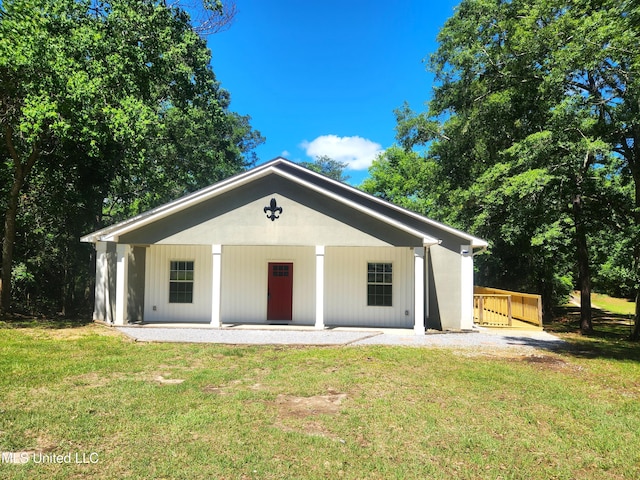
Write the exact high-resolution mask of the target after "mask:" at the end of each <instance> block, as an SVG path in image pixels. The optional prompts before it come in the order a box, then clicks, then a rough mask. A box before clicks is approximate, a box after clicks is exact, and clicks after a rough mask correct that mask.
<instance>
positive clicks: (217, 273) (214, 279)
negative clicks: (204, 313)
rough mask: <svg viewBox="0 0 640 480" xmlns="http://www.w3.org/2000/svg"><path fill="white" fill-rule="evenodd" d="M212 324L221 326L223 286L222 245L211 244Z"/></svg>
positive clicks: (215, 326)
mask: <svg viewBox="0 0 640 480" xmlns="http://www.w3.org/2000/svg"><path fill="white" fill-rule="evenodd" d="M211 260H212V263H211V326H212V327H214V328H220V327H221V326H222V320H221V318H220V303H221V298H222V294H221V287H222V245H211Z"/></svg>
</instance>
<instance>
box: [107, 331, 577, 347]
mask: <svg viewBox="0 0 640 480" xmlns="http://www.w3.org/2000/svg"><path fill="white" fill-rule="evenodd" d="M117 328H118V330H119V331H121V332H123V333H124V334H125V335H128V336H129V337H131V338H133V339H135V340H137V341H143V342H184V343H216V344H229V345H400V346H413V347H455V348H477V349H485V348H495V347H499V348H508V347H531V348H542V349H547V350H555V349H561V348H562V347H563V346H565V344H566V342H565V341H564V340H561V339H560V338H558V337H555V336H553V335H551V334H549V333H547V332H540V331H518V330H505V329H500V330H499V331H492V330H489V329H487V328H481V327H479V328H476V329H474V331H471V332H460V333H457V332H456V333H441V332H434V333H431V332H428V333H427V334H426V335H414V334H413V330H409V329H406V330H405V329H357V328H343V327H340V328H328V329H325V330H314V329H312V328H309V329H304V328H296V329H293V328H291V327H287V328H283V327H273V326H262V325H260V326H257V325H255V326H248V325H242V326H232V325H229V326H223V328H219V329H214V328H210V327H206V326H202V325H200V326H198V325H190V326H188V327H187V326H184V325H181V326H180V327H177V326H171V327H167V326H164V325H163V326H158V325H144V326H126V327H117Z"/></svg>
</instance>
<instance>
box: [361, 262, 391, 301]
mask: <svg viewBox="0 0 640 480" xmlns="http://www.w3.org/2000/svg"><path fill="white" fill-rule="evenodd" d="M391 280H392V267H391V264H390V263H368V264H367V305H369V306H380V307H390V306H391V304H392V302H391V300H392V298H393V293H392V292H393V286H392V281H391Z"/></svg>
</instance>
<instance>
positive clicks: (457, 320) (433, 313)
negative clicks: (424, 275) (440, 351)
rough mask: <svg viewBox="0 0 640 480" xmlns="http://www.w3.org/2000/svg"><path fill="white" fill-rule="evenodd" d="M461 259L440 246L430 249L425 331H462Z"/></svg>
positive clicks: (456, 253) (453, 252)
mask: <svg viewBox="0 0 640 480" xmlns="http://www.w3.org/2000/svg"><path fill="white" fill-rule="evenodd" d="M461 258H462V257H461V256H460V254H459V253H458V252H456V251H453V250H450V249H448V248H445V247H443V246H441V245H433V246H431V247H429V262H428V263H429V297H430V298H429V299H430V301H429V316H428V322H427V327H428V328H435V329H438V330H459V329H460V328H461V315H462V308H461V301H462V277H461V275H462V266H461ZM471 301H473V297H471Z"/></svg>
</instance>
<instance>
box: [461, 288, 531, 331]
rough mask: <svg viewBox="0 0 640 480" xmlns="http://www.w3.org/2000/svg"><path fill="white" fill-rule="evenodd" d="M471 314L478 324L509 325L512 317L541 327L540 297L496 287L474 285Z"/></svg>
mask: <svg viewBox="0 0 640 480" xmlns="http://www.w3.org/2000/svg"><path fill="white" fill-rule="evenodd" d="M473 291H474V295H473V315H474V322H476V323H477V324H478V325H486V326H504V327H510V326H512V324H513V319H516V320H520V321H522V322H527V323H531V324H533V325H537V326H539V327H542V297H541V296H540V295H533V294H530V293H520V292H510V291H508V290H500V289H497V288H487V287H477V286H476V287H474V289H473Z"/></svg>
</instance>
